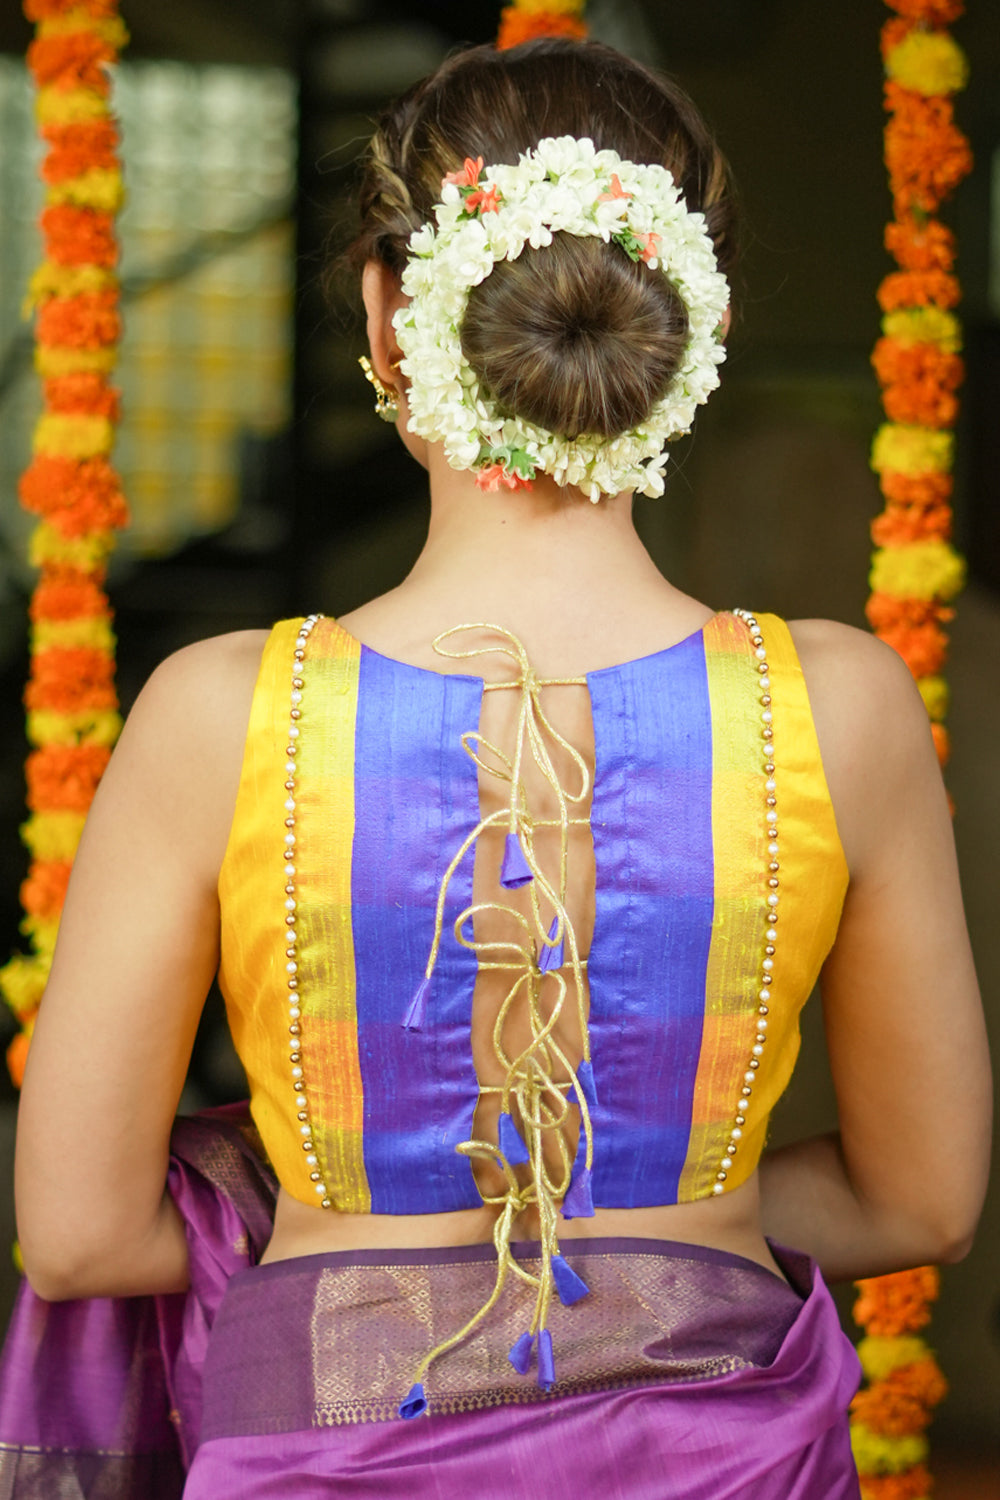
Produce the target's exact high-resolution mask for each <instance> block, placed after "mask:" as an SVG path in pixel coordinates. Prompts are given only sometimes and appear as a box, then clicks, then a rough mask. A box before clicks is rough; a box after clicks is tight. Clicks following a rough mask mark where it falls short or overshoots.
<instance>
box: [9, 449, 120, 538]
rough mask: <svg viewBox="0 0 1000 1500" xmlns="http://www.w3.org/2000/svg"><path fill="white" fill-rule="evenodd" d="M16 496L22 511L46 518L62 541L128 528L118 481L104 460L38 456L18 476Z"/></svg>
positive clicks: (113, 471) (109, 465) (114, 472)
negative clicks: (63, 538)
mask: <svg viewBox="0 0 1000 1500" xmlns="http://www.w3.org/2000/svg"><path fill="white" fill-rule="evenodd" d="M18 495H19V497H20V501H21V504H22V505H23V506H24V509H25V510H28V511H31V512H32V514H34V515H40V516H45V518H46V519H47V520H48V521H50V522H51V523H52V525H53V526H54V527H55V528H56V529H57V530H58V531H59V532H60V533H61V535H62V536H64V537H79V536H86V535H88V533H90V532H95V531H117V530H120V529H121V527H123V526H127V525H128V505H127V503H126V500H125V496H124V494H123V493H122V487H121V480H120V479H119V477H118V474H117V472H116V471H115V470H114V469H113V468H112V466H111V464H110V463H109V462H108V460H107V459H106V458H87V459H83V460H81V461H77V460H75V459H72V458H50V457H48V456H46V455H45V454H37V455H36V456H35V457H34V458H33V459H32V461H31V464H30V465H29V467H28V468H27V469H26V470H25V471H24V473H23V474H22V475H21V479H20V482H19V484H18Z"/></svg>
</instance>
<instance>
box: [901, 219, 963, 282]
mask: <svg viewBox="0 0 1000 1500" xmlns="http://www.w3.org/2000/svg"><path fill="white" fill-rule="evenodd" d="M885 248H886V249H887V250H888V252H889V254H890V255H892V256H895V258H896V260H897V261H898V263H899V264H900V265H901V266H902V267H903V269H904V271H950V270H951V269H952V267H953V266H954V264H955V253H956V247H955V236H954V234H953V233H952V231H951V230H950V229H949V228H948V227H947V225H945V224H942V223H941V221H940V219H927V220H925V221H924V222H923V223H922V224H921V223H918V221H917V220H916V219H914V218H912V217H908V218H905V219H902V220H897V219H893V220H892V221H891V223H889V224H887V225H886V226H885Z"/></svg>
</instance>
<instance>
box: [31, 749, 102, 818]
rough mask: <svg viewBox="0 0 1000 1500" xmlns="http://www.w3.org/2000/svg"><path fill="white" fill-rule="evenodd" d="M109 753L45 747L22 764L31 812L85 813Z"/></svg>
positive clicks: (99, 750) (33, 752) (92, 798)
mask: <svg viewBox="0 0 1000 1500" xmlns="http://www.w3.org/2000/svg"><path fill="white" fill-rule="evenodd" d="M110 759H111V751H110V750H108V749H106V748H105V747H104V746H103V745H46V746H45V747H44V748H43V749H41V750H33V751H32V752H31V754H30V755H29V756H28V759H27V760H26V761H25V766H24V770H25V777H26V779H27V783H28V797H27V802H28V809H29V811H31V812H86V811H87V809H88V808H89V807H90V804H91V802H93V800H94V793H95V792H96V790H97V783H98V782H99V781H100V779H101V777H102V776H103V775H104V771H105V768H106V766H107V764H108V761H109V760H110Z"/></svg>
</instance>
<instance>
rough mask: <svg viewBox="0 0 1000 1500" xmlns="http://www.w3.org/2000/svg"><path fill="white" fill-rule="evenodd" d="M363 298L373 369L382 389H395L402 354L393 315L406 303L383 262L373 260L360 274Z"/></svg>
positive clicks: (391, 272)
mask: <svg viewBox="0 0 1000 1500" xmlns="http://www.w3.org/2000/svg"><path fill="white" fill-rule="evenodd" d="M361 296H362V298H363V300H364V304H365V312H366V313H367V315H368V344H369V347H370V349H371V361H372V368H373V370H374V371H375V374H376V375H377V376H378V378H379V379H380V380H381V381H382V383H383V385H389V386H393V387H395V386H396V385H397V384H398V381H399V372H398V369H397V365H398V364H399V360H400V358H401V357H402V354H401V350H400V348H399V345H398V344H397V342H396V332H395V329H394V328H393V326H392V315H393V313H394V312H396V310H397V309H398V308H400V307H404V306H405V305H406V301H407V299H406V297H404V295H403V292H402V290H401V288H400V285H399V277H398V276H397V275H396V273H395V272H394V271H391V270H390V269H389V267H388V266H385V265H383V264H382V262H381V261H378V260H370V261H368V262H367V263H366V265H365V268H364V271H363V272H362V273H361Z"/></svg>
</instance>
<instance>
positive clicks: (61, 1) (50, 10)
mask: <svg viewBox="0 0 1000 1500" xmlns="http://www.w3.org/2000/svg"><path fill="white" fill-rule="evenodd" d="M71 11H73V12H77V13H78V14H79V15H81V16H88V17H89V18H90V19H91V20H92V21H107V20H110V19H111V18H112V17H114V16H116V15H117V14H118V0H24V14H25V15H26V16H27V18H28V20H29V21H47V20H48V19H49V18H50V17H51V16H65V15H68V14H69V13H70V12H71Z"/></svg>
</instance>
